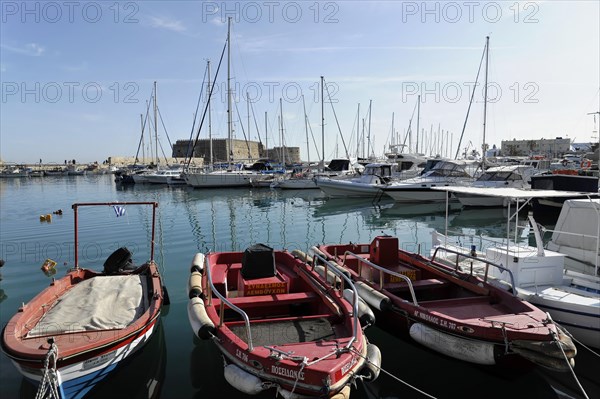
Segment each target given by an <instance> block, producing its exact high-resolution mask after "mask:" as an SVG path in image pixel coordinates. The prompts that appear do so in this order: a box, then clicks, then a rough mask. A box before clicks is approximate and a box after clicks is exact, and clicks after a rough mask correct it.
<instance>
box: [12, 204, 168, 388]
mask: <svg viewBox="0 0 600 399" xmlns="http://www.w3.org/2000/svg"><path fill="white" fill-rule="evenodd" d="M133 205H146V206H150V207H151V208H152V221H153V224H152V226H153V228H152V237H151V242H150V254H149V260H148V261H147V262H145V263H143V264H142V265H141V266H136V265H135V264H134V263H133V260H132V256H133V254H132V253H131V252H130V251H129V250H128V249H127V248H125V247H121V248H119V249H118V250H116V251H115V252H113V253H112V254H111V255H110V256H109V257H108V258H107V259H106V261H105V262H104V267H103V270H102V271H94V270H92V269H88V268H82V267H80V266H79V258H78V249H79V248H78V234H77V233H78V232H77V226H78V222H79V219H78V210H79V209H80V208H81V207H89V206H113V207H115V206H117V207H129V206H133ZM157 206H158V203H156V202H119V203H77V204H74V205H73V210H74V214H75V241H74V250H75V257H74V262H75V264H74V267H73V268H72V269H70V270H69V271H68V272H67V274H66V275H65V276H64V277H62V278H59V279H54V278H53V279H52V282H51V283H50V286H48V287H47V288H45V289H44V290H42V291H41V292H40V293H39V294H38V295H36V296H35V297H34V298H33V299H31V300H30V301H29V302H27V303H25V304H23V305H22V306H21V307H20V308H19V309H18V310H17V311H16V313H15V314H14V315H13V316H12V318H11V319H10V320H9V322H8V323H7V324H6V326H5V327H4V329H3V331H2V341H1V345H2V351H3V352H4V353H5V354H6V355H7V356H8V357H9V358H10V359H11V360H12V362H13V364H14V365H15V367H16V368H17V369H18V370H19V372H21V374H22V375H23V376H24V377H25V378H26V379H27V380H30V381H31V382H33V383H34V384H35V385H36V386H37V387H38V394H37V396H38V397H60V398H80V397H83V396H84V395H86V394H87V393H88V392H89V391H90V390H92V389H93V388H94V386H95V385H96V384H98V383H99V382H100V381H102V380H103V379H104V378H105V377H106V376H108V375H110V373H111V372H112V371H113V370H115V369H116V368H117V366H118V365H119V364H120V363H121V362H123V361H124V360H125V359H128V358H129V357H130V356H131V355H132V354H133V353H135V352H136V351H138V350H140V349H141V348H142V347H143V346H144V345H145V343H146V342H147V341H149V340H150V338H151V337H152V335H153V333H154V332H155V330H156V329H157V323H158V322H159V317H160V314H161V307H162V305H163V304H167V303H168V299H167V298H168V296H167V294H166V289H165V288H164V287H163V284H162V279H161V275H160V273H159V269H158V265H157V264H156V262H155V261H154V246H153V244H154V221H155V215H156V208H157ZM119 209H124V208H119ZM52 267H53V265H52V264H51V262H50V260H47V261H46V262H44V265H43V266H42V269H43V270H44V268H45V269H46V270H44V271H45V272H49V271H50V270H48V269H50V268H52Z"/></svg>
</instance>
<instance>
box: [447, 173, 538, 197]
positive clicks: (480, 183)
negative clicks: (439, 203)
mask: <svg viewBox="0 0 600 399" xmlns="http://www.w3.org/2000/svg"><path fill="white" fill-rule="evenodd" d="M534 171H535V169H534V168H533V167H532V166H528V165H508V166H496V167H492V168H488V169H486V170H485V171H484V172H483V173H482V174H481V175H480V176H479V177H478V178H477V179H475V181H473V182H472V183H471V184H470V186H471V187H478V188H496V187H514V188H530V187H531V185H530V184H529V183H528V181H529V180H530V178H531V175H532V174H533V172H534ZM454 196H455V197H456V198H458V200H459V201H460V203H461V204H462V205H463V206H473V207H502V206H504V207H505V206H507V203H506V199H505V198H501V197H487V196H485V195H475V194H471V195H469V194H464V193H455V194H454Z"/></svg>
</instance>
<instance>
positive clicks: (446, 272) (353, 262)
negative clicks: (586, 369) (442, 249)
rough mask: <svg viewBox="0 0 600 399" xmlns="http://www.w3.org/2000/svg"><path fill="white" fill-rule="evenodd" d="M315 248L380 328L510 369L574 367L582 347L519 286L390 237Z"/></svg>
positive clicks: (489, 264) (459, 356) (471, 359)
mask: <svg viewBox="0 0 600 399" xmlns="http://www.w3.org/2000/svg"><path fill="white" fill-rule="evenodd" d="M313 251H314V252H315V253H316V254H318V255H319V257H320V258H324V259H329V260H333V261H334V262H336V264H337V265H338V267H339V268H340V270H341V271H343V272H345V273H348V275H349V276H351V278H352V280H353V281H354V284H355V286H356V289H357V290H358V292H359V294H360V296H361V297H362V299H364V300H365V301H366V302H367V303H368V304H369V305H370V306H371V307H372V308H373V309H374V311H375V316H376V318H377V324H378V325H380V326H382V327H383V328H385V329H387V330H389V331H392V332H393V333H395V334H396V333H404V335H408V336H410V337H411V338H412V339H413V340H415V341H416V342H418V343H420V344H422V345H424V346H426V347H429V348H430V349H433V350H435V351H438V352H440V353H443V354H445V355H448V356H451V357H454V358H457V359H461V360H465V361H469V362H473V363H477V364H484V365H493V364H498V363H504V364H506V363H508V362H509V361H510V360H511V359H512V360H516V359H517V358H519V357H521V358H525V359H527V360H529V361H531V362H533V363H535V364H538V365H541V366H543V367H546V368H549V369H555V370H561V371H567V370H569V369H570V368H569V365H574V357H575V355H576V349H575V346H574V344H573V342H572V341H571V339H570V338H568V336H567V335H566V334H564V332H563V331H562V330H561V329H560V328H559V327H558V326H557V325H555V324H554V323H553V321H552V320H551V318H550V316H549V315H547V314H546V313H544V312H543V311H541V310H539V309H538V308H536V307H534V306H533V305H531V304H530V303H528V302H525V301H523V300H521V299H520V298H518V297H517V296H516V295H515V294H514V293H515V292H516V290H515V289H514V287H513V289H512V292H509V291H507V290H505V289H503V288H500V287H496V286H495V285H492V284H489V283H488V281H487V275H486V277H485V279H483V280H482V279H479V278H477V277H475V276H474V275H473V274H472V273H470V272H469V271H467V272H462V271H460V270H459V269H458V268H452V267H448V266H445V265H443V264H441V263H438V262H435V261H432V260H431V259H427V258H425V257H423V256H421V255H419V254H415V253H410V252H407V251H403V250H401V249H399V248H398V239H397V238H395V237H390V236H379V237H375V239H374V240H373V241H372V242H371V243H370V244H353V243H349V244H341V245H321V246H319V247H318V248H316V247H315V248H313ZM460 256H467V257H468V256H469V255H463V254H460ZM478 260H479V261H483V260H481V259H478ZM485 262H486V263H487V267H498V268H501V269H503V270H505V271H507V272H508V273H510V271H508V270H507V269H505V268H503V267H502V266H500V265H496V264H494V263H492V262H489V261H485Z"/></svg>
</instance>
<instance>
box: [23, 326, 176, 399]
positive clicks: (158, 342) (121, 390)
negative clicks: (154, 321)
mask: <svg viewBox="0 0 600 399" xmlns="http://www.w3.org/2000/svg"><path fill="white" fill-rule="evenodd" d="M163 320H164V319H161V321H160V322H159V323H158V325H157V326H156V331H155V332H154V334H152V336H151V337H150V340H149V341H148V342H147V343H146V345H144V346H143V347H142V348H140V349H139V350H138V351H137V352H136V353H134V354H132V355H131V356H130V357H129V358H127V359H125V360H123V361H122V362H120V363H119V364H118V366H117V367H116V368H115V369H114V370H112V371H111V372H110V374H108V375H107V376H106V378H104V379H103V380H102V381H100V382H99V383H98V384H96V385H95V386H94V387H93V388H92V389H91V390H90V391H89V392H88V393H87V394H85V395H84V396H85V398H86V399H104V398H113V397H119V398H134V399H135V398H139V399H142V398H144V399H153V398H160V397H161V390H162V386H163V382H164V380H165V370H166V365H167V346H166V343H165V334H164V331H163V325H162V322H163ZM36 391H37V386H35V385H33V384H31V383H30V382H29V381H28V380H26V379H25V378H23V379H22V381H21V398H22V399H30V398H35V397H36Z"/></svg>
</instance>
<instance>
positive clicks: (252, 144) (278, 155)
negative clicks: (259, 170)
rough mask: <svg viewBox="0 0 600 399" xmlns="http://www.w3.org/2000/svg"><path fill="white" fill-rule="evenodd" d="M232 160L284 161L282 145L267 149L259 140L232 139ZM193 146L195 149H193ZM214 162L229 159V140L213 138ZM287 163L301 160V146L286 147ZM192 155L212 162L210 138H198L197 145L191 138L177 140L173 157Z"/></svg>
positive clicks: (206, 162)
mask: <svg viewBox="0 0 600 399" xmlns="http://www.w3.org/2000/svg"><path fill="white" fill-rule="evenodd" d="M232 144H233V146H232V147H233V151H232V152H233V159H232V161H246V160H249V159H260V158H269V159H271V160H273V161H276V162H281V161H282V158H283V157H282V152H281V147H275V148H272V149H269V150H268V151H267V150H265V148H264V146H263V144H262V143H259V142H257V141H246V140H232ZM192 148H193V151H192ZM212 148H213V160H214V162H228V161H229V156H228V154H229V140H228V139H212ZM284 148H285V161H286V163H298V162H300V148H299V147H284ZM190 155H192V156H193V157H194V158H203V159H204V163H205V164H208V163H210V140H208V139H203V140H198V142H197V143H196V146H194V142H193V141H190V140H177V141H176V142H175V144H174V145H173V157H176V158H186V157H189V156H190Z"/></svg>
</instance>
